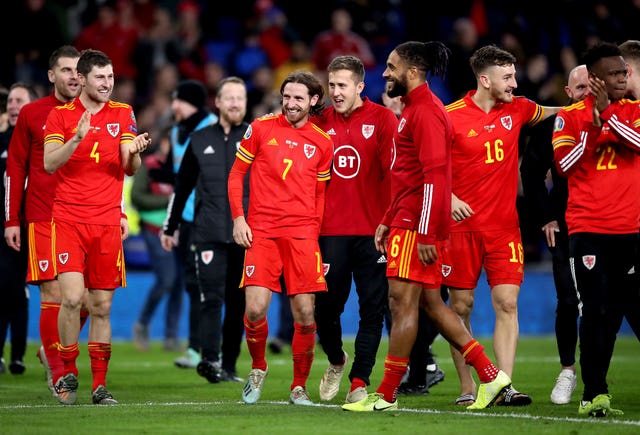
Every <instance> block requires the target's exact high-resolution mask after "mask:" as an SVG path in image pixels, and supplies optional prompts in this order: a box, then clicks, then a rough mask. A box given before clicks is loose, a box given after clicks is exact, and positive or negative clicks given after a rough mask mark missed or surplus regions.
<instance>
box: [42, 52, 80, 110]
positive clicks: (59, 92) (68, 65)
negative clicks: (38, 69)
mask: <svg viewBox="0 0 640 435" xmlns="http://www.w3.org/2000/svg"><path fill="white" fill-rule="evenodd" d="M77 65H78V58H77V57H60V58H59V59H58V62H57V63H56V64H55V66H54V67H53V68H52V69H50V70H49V71H48V76H49V81H50V82H51V83H53V86H54V89H55V94H56V97H57V98H58V99H59V100H60V101H71V100H73V99H74V98H75V97H76V96H77V95H78V93H79V92H80V82H79V81H78V69H77Z"/></svg>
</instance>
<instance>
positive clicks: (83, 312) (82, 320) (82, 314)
mask: <svg viewBox="0 0 640 435" xmlns="http://www.w3.org/2000/svg"><path fill="white" fill-rule="evenodd" d="M87 320H89V312H88V311H87V310H80V330H81V331H82V327H83V326H84V324H85V323H87Z"/></svg>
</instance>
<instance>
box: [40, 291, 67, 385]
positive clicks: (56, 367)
mask: <svg viewBox="0 0 640 435" xmlns="http://www.w3.org/2000/svg"><path fill="white" fill-rule="evenodd" d="M59 312H60V304H56V303H53V302H42V303H41V304H40V340H41V341H42V347H43V348H44V354H45V355H46V356H47V362H48V363H49V368H50V369H51V373H52V374H53V381H54V382H55V381H56V380H57V379H58V378H59V377H60V376H63V375H64V364H63V363H62V360H61V359H60V353H59V351H58V346H59V345H60V336H59V335H58V313H59Z"/></svg>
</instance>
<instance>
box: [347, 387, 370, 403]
mask: <svg viewBox="0 0 640 435" xmlns="http://www.w3.org/2000/svg"><path fill="white" fill-rule="evenodd" d="M367 396H368V394H367V389H366V388H365V387H358V388H356V389H355V390H353V391H349V392H348V393H347V398H346V399H345V400H344V403H356V402H359V401H361V400H362V399H364V398H366V397H367Z"/></svg>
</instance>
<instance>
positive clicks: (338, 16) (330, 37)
mask: <svg viewBox="0 0 640 435" xmlns="http://www.w3.org/2000/svg"><path fill="white" fill-rule="evenodd" d="M352 24H353V22H352V18H351V14H350V13H349V11H347V10H346V9H343V8H338V9H335V10H334V11H333V12H332V13H331V28H329V29H327V30H324V31H322V32H320V33H319V34H318V35H317V36H316V38H315V39H314V40H313V43H312V46H311V59H312V61H313V64H314V65H315V69H316V73H319V74H321V75H322V76H323V77H325V78H326V71H327V67H328V66H329V63H330V62H331V60H333V58H335V57H336V56H340V55H343V54H351V55H353V56H356V57H358V58H359V59H360V60H361V61H362V63H363V64H364V67H365V68H371V67H373V66H375V64H376V59H375V57H374V55H373V52H372V50H371V46H370V45H369V42H368V41H367V40H366V39H364V38H363V37H362V36H360V35H358V34H357V33H355V32H353V31H352V30H351V27H352Z"/></svg>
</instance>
